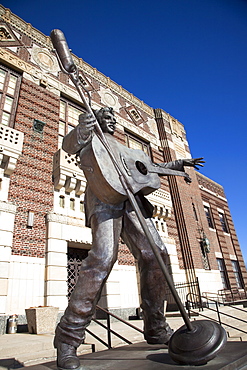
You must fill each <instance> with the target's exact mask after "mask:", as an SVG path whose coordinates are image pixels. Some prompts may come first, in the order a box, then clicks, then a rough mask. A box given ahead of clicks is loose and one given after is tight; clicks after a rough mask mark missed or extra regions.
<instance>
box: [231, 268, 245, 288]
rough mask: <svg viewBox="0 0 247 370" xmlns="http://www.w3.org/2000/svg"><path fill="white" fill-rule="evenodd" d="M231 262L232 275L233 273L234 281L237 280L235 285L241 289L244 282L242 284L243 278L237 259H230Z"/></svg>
mask: <svg viewBox="0 0 247 370" xmlns="http://www.w3.org/2000/svg"><path fill="white" fill-rule="evenodd" d="M231 262H232V268H233V272H234V275H235V279H236V282H237V287H238V288H239V289H243V288H244V284H243V279H242V275H241V272H240V268H239V264H238V261H231Z"/></svg>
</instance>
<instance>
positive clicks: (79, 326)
mask: <svg viewBox="0 0 247 370" xmlns="http://www.w3.org/2000/svg"><path fill="white" fill-rule="evenodd" d="M91 226H92V236H93V242H92V249H91V250H90V252H89V253H88V257H87V258H86V259H85V260H83V262H82V266H81V270H80V274H79V278H78V281H77V283H76V286H75V289H74V291H73V293H72V295H71V298H70V302H69V305H68V307H67V309H66V310H65V313H64V315H63V317H62V318H61V321H60V323H59V324H58V326H57V329H56V336H55V346H56V347H57V344H58V343H61V342H62V343H67V344H69V345H72V346H73V347H75V348H77V347H78V346H79V345H80V344H81V343H82V342H83V339H84V335H85V334H84V332H85V328H86V327H87V326H88V325H89V323H90V321H91V319H92V316H93V314H94V312H95V307H96V304H97V302H98V300H99V298H100V294H101V291H102V288H103V286H104V283H105V282H106V280H107V278H108V275H109V273H110V272H111V269H112V267H113V265H114V263H115V262H116V259H117V252H118V242H119V236H120V232H121V228H122V217H119V218H115V219H113V218H112V217H110V215H107V214H105V213H98V214H94V215H93V216H92V219H91Z"/></svg>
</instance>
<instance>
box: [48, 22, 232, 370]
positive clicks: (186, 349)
mask: <svg viewBox="0 0 247 370" xmlns="http://www.w3.org/2000/svg"><path fill="white" fill-rule="evenodd" d="M51 40H52V43H53V46H54V49H55V50H54V51H55V53H56V55H57V59H58V62H59V64H60V67H61V69H62V70H63V71H64V72H65V73H67V74H68V75H69V77H70V79H71V81H72V82H73V83H74V85H75V87H76V89H77V91H78V93H79V95H80V97H81V99H82V101H83V103H84V106H85V108H86V111H87V112H88V114H84V115H81V116H80V118H79V125H78V126H77V127H76V128H75V129H74V130H73V131H71V132H70V133H69V134H68V135H67V136H66V137H65V138H64V141H63V148H64V149H65V151H67V152H68V153H71V154H75V153H76V154H78V155H79V156H80V167H81V169H82V170H83V171H84V174H85V176H86V178H87V182H88V185H87V189H86V194H85V195H86V197H85V200H86V223H87V225H88V226H91V228H92V236H93V243H92V249H91V251H90V253H89V255H88V257H87V258H86V259H85V260H84V261H83V263H82V267H81V271H80V275H79V279H78V282H77V284H76V287H75V289H74V292H73V294H72V296H71V300H70V303H69V305H68V307H67V309H66V311H65V314H64V316H63V317H62V319H61V321H60V323H59V325H58V326H57V329H56V335H55V340H54V345H55V347H56V348H57V364H58V367H60V368H62V369H68V370H69V369H77V368H79V366H80V362H79V359H78V358H77V356H76V349H77V347H78V346H79V344H80V343H81V342H82V341H83V338H84V332H85V328H86V326H87V325H89V323H90V320H91V318H92V315H93V313H94V311H95V307H96V304H97V301H98V300H99V297H100V293H101V290H102V287H103V285H104V283H105V281H106V279H107V277H108V275H109V273H110V271H111V268H112V266H113V264H114V262H115V261H116V258H117V249H118V240H119V237H120V236H121V237H122V238H123V240H124V241H125V243H126V244H127V246H128V247H129V249H130V251H131V252H132V253H133V255H134V256H135V258H136V260H137V262H138V267H139V271H140V278H141V297H142V305H141V306H142V309H143V314H144V333H145V334H144V336H145V339H146V340H147V342H148V343H151V344H154V343H168V342H169V346H168V352H169V355H170V356H171V358H172V359H173V360H174V361H176V362H178V363H180V364H186V365H202V364H205V363H207V362H208V361H210V360H211V359H213V358H214V357H215V356H216V355H217V354H218V353H219V351H220V350H221V349H222V348H223V347H224V346H225V344H226V341H227V336H226V332H225V330H224V329H223V328H222V326H221V325H220V324H218V323H217V322H215V321H209V320H196V321H194V322H193V324H192V323H191V322H190V320H189V317H188V315H187V313H186V311H185V308H184V306H183V304H182V302H181V300H180V298H179V295H178V293H177V291H176V289H175V287H174V284H173V281H172V278H171V276H170V275H169V272H168V269H167V267H166V264H165V260H166V258H167V252H166V248H165V246H164V244H163V242H162V240H161V238H160V236H159V234H158V232H157V231H156V229H155V227H154V225H153V223H152V220H151V216H152V205H151V204H150V203H149V202H148V201H147V199H146V198H145V195H147V194H149V193H151V192H152V191H154V190H155V189H158V188H159V186H160V182H159V177H158V174H160V175H176V176H183V177H184V179H185V181H187V182H190V181H191V180H190V178H189V176H188V175H187V174H186V173H185V172H184V171H183V169H184V166H192V167H195V168H197V165H198V166H203V163H204V161H203V160H202V159H203V158H196V159H182V160H178V161H174V162H170V163H163V164H153V163H152V162H151V160H150V158H149V157H148V156H147V155H145V154H144V152H142V151H140V150H133V149H129V148H126V147H125V146H123V145H121V144H120V143H118V142H117V141H116V140H115V139H114V137H113V134H114V131H115V126H116V120H115V117H114V114H113V110H112V108H102V109H100V110H99V111H96V112H94V111H93V110H92V108H91V98H90V94H89V93H88V91H87V90H86V89H85V87H84V86H83V85H82V83H81V81H80V78H79V73H78V69H77V67H76V65H75V63H74V61H73V58H72V56H71V53H70V50H69V47H68V44H67V42H66V39H65V36H64V34H63V32H62V31H61V30H58V29H55V30H53V31H52V32H51ZM83 90H84V91H83ZM85 92H86V93H87V95H88V101H87V99H86V98H85V96H84V93H85ZM165 280H166V282H167V285H168V286H169V289H170V291H171V293H172V295H173V298H174V300H175V302H176V304H177V305H178V308H179V311H180V313H181V316H182V317H183V320H184V322H185V325H183V326H182V327H181V328H179V329H178V330H176V332H175V333H173V331H172V329H171V328H170V327H169V325H168V324H167V323H166V320H165V317H164V315H163V303H164V294H165V292H164V282H165ZM172 333H173V334H172Z"/></svg>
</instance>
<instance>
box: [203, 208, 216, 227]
mask: <svg viewBox="0 0 247 370" xmlns="http://www.w3.org/2000/svg"><path fill="white" fill-rule="evenodd" d="M204 212H205V215H206V218H207V221H208V227H210V228H211V229H214V223H213V219H212V214H211V210H210V207H208V206H204Z"/></svg>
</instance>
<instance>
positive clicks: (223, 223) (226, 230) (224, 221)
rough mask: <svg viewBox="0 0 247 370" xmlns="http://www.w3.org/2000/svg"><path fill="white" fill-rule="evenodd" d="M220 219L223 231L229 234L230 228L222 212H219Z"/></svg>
mask: <svg viewBox="0 0 247 370" xmlns="http://www.w3.org/2000/svg"><path fill="white" fill-rule="evenodd" d="M219 219H220V223H221V227H222V230H223V231H224V232H225V233H229V231H228V227H227V223H226V218H225V214H224V213H222V212H219Z"/></svg>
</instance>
